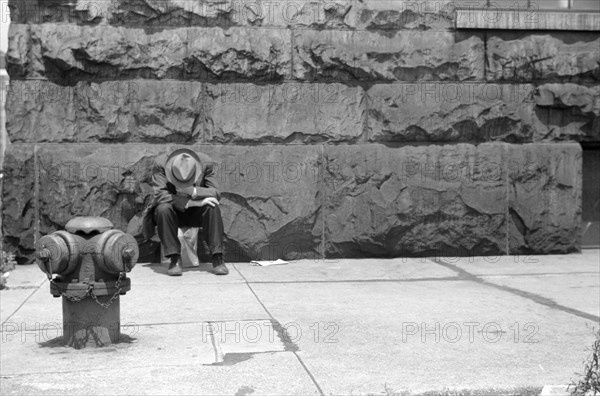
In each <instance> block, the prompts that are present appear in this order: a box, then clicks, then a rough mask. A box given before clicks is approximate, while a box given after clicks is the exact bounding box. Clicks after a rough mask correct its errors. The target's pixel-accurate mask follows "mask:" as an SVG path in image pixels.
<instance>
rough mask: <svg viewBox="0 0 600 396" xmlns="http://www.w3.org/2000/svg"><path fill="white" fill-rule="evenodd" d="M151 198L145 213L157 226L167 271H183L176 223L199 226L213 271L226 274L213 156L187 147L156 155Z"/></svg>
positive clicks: (178, 225) (169, 272)
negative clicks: (150, 204)
mask: <svg viewBox="0 0 600 396" xmlns="http://www.w3.org/2000/svg"><path fill="white" fill-rule="evenodd" d="M152 184H153V187H154V200H153V202H152V206H151V207H150V210H149V211H148V213H147V216H152V220H154V223H156V225H157V226H158V237H159V238H160V241H161V243H162V244H163V248H164V255H165V256H166V257H169V259H170V265H169V269H168V271H167V273H168V274H169V275H171V276H179V275H181V274H182V265H181V244H180V242H179V239H178V238H177V228H179V227H202V230H203V235H204V237H205V238H206V242H207V244H208V247H209V249H210V253H211V254H212V264H213V272H214V273H215V274H216V275H227V274H228V273H229V270H228V269H227V267H226V266H225V262H224V260H223V220H222V218H221V210H220V209H219V199H220V194H219V191H218V190H217V183H216V181H215V175H214V170H213V166H212V160H211V159H210V157H208V156H207V155H205V154H202V153H200V154H197V153H195V152H194V151H192V150H189V149H185V148H184V149H179V150H175V151H174V152H173V153H171V154H170V155H169V156H167V155H166V154H161V155H159V156H157V157H156V159H155V161H154V164H153V168H152Z"/></svg>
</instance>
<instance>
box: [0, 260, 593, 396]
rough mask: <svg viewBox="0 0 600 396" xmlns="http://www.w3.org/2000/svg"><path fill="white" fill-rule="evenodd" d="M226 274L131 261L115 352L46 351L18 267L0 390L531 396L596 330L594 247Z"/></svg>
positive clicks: (47, 306)
mask: <svg viewBox="0 0 600 396" xmlns="http://www.w3.org/2000/svg"><path fill="white" fill-rule="evenodd" d="M229 267H230V270H231V273H230V275H228V276H225V277H217V276H215V275H213V274H211V273H210V272H207V270H208V267H199V268H188V269H186V270H185V271H184V274H183V276H182V277H179V278H173V277H168V276H166V275H165V272H166V269H165V268H163V267H161V266H160V265H158V264H143V263H139V264H138V265H137V266H136V267H135V268H134V269H133V271H132V272H131V274H130V277H131V279H132V290H131V291H130V292H128V293H127V294H126V295H125V296H122V297H121V324H122V330H121V332H122V339H123V342H122V343H120V344H117V345H114V346H110V347H106V348H100V349H83V350H73V349H71V348H67V347H64V346H62V345H61V344H60V335H61V329H60V328H61V325H62V310H61V309H62V308H61V300H60V299H54V298H53V297H52V296H51V295H50V292H49V285H48V281H47V280H46V279H45V276H44V274H43V273H42V272H41V271H40V270H39V269H38V268H37V266H20V267H18V268H17V269H16V270H15V271H13V272H12V273H11V275H10V277H9V279H8V286H9V287H10V288H9V289H7V290H3V291H1V292H0V319H1V321H2V333H1V335H2V343H1V344H0V345H1V348H2V349H1V354H0V356H1V362H0V393H1V394H2V395H11V394H28V395H29V394H44V395H48V394H128V395H129V394H229V395H250V394H252V395H258V394H309V395H319V394H325V395H330V394H352V395H366V394H376V395H382V394H383V395H393V394H398V395H399V394H403V393H404V392H409V391H410V392H414V393H425V392H431V393H438V392H445V393H444V394H456V393H455V392H453V391H454V390H457V389H464V390H467V391H477V392H482V393H485V394H499V393H506V392H508V391H510V390H513V391H515V392H516V393H517V394H539V392H540V391H541V389H542V387H543V386H544V385H566V384H568V383H569V382H570V380H571V379H574V378H576V376H575V373H576V372H581V370H582V369H583V362H584V360H585V359H586V358H587V356H588V355H589V348H590V347H591V345H592V343H593V340H594V334H593V331H592V328H596V329H597V328H598V326H599V321H600V319H599V317H600V297H599V296H600V252H599V251H598V250H593V251H589V250H588V251H584V252H583V253H582V254H574V255H568V256H520V257H517V256H510V257H501V258H479V257H478V258H460V259H459V258H455V259H452V258H441V259H438V258H436V259H394V260H379V259H377V260H327V261H317V262H315V261H309V260H304V261H297V262H292V263H290V264H289V265H284V266H274V267H255V266H251V265H250V264H247V263H238V264H230V265H229ZM465 393H466V394H468V392H465Z"/></svg>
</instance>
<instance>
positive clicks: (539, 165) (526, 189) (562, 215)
mask: <svg viewBox="0 0 600 396" xmlns="http://www.w3.org/2000/svg"><path fill="white" fill-rule="evenodd" d="M508 160H509V161H508V164H509V166H510V172H509V190H508V193H509V195H508V198H509V235H510V238H509V244H510V254H530V253H546V254H548V253H570V252H575V251H578V250H579V249H580V239H581V191H582V186H581V184H582V151H581V146H580V145H579V144H575V143H564V144H558V143H551V144H531V145H522V146H511V147H510V148H509V157H508Z"/></svg>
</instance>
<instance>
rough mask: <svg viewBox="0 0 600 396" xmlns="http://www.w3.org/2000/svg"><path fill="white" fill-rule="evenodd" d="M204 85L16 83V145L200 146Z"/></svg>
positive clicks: (11, 117) (10, 104)
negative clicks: (114, 144)
mask: <svg viewBox="0 0 600 396" xmlns="http://www.w3.org/2000/svg"><path fill="white" fill-rule="evenodd" d="M203 100H204V99H203V95H202V83H199V82H193V81H190V82H184V81H174V80H169V81H155V80H142V79H138V80H121V81H108V82H99V83H95V82H89V81H81V82H78V83H77V84H76V85H75V86H62V85H58V84H55V83H53V82H50V81H44V80H16V81H12V83H11V85H10V90H9V91H8V100H7V110H8V111H7V114H8V125H7V130H8V133H9V136H10V139H11V141H12V142H52V143H60V142H107V143H110V142H153V143H158V142H162V143H164V142H179V143H188V142H192V143H193V142H196V141H198V140H200V138H201V136H200V134H201V133H202V125H203V119H202V118H201V117H202V114H203V108H204V105H203Z"/></svg>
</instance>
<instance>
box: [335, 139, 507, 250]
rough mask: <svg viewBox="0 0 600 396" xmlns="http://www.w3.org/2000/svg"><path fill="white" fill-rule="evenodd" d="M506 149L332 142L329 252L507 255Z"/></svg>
mask: <svg viewBox="0 0 600 396" xmlns="http://www.w3.org/2000/svg"><path fill="white" fill-rule="evenodd" d="M506 150H507V145H506V144H503V143H492V144H489V143H487V144H481V145H479V146H473V145H468V144H455V145H452V146H419V147H402V148H399V149H390V148H387V147H385V146H382V145H376V144H371V145H366V146H349V147H342V146H328V147H327V150H326V160H327V163H326V172H325V178H324V187H325V205H324V215H325V252H326V255H327V257H397V256H412V255H414V256H427V255H429V256H438V255H468V254H476V255H495V254H505V253H506V174H505V172H506V169H505V168H504V165H503V164H504V160H505V158H506Z"/></svg>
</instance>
